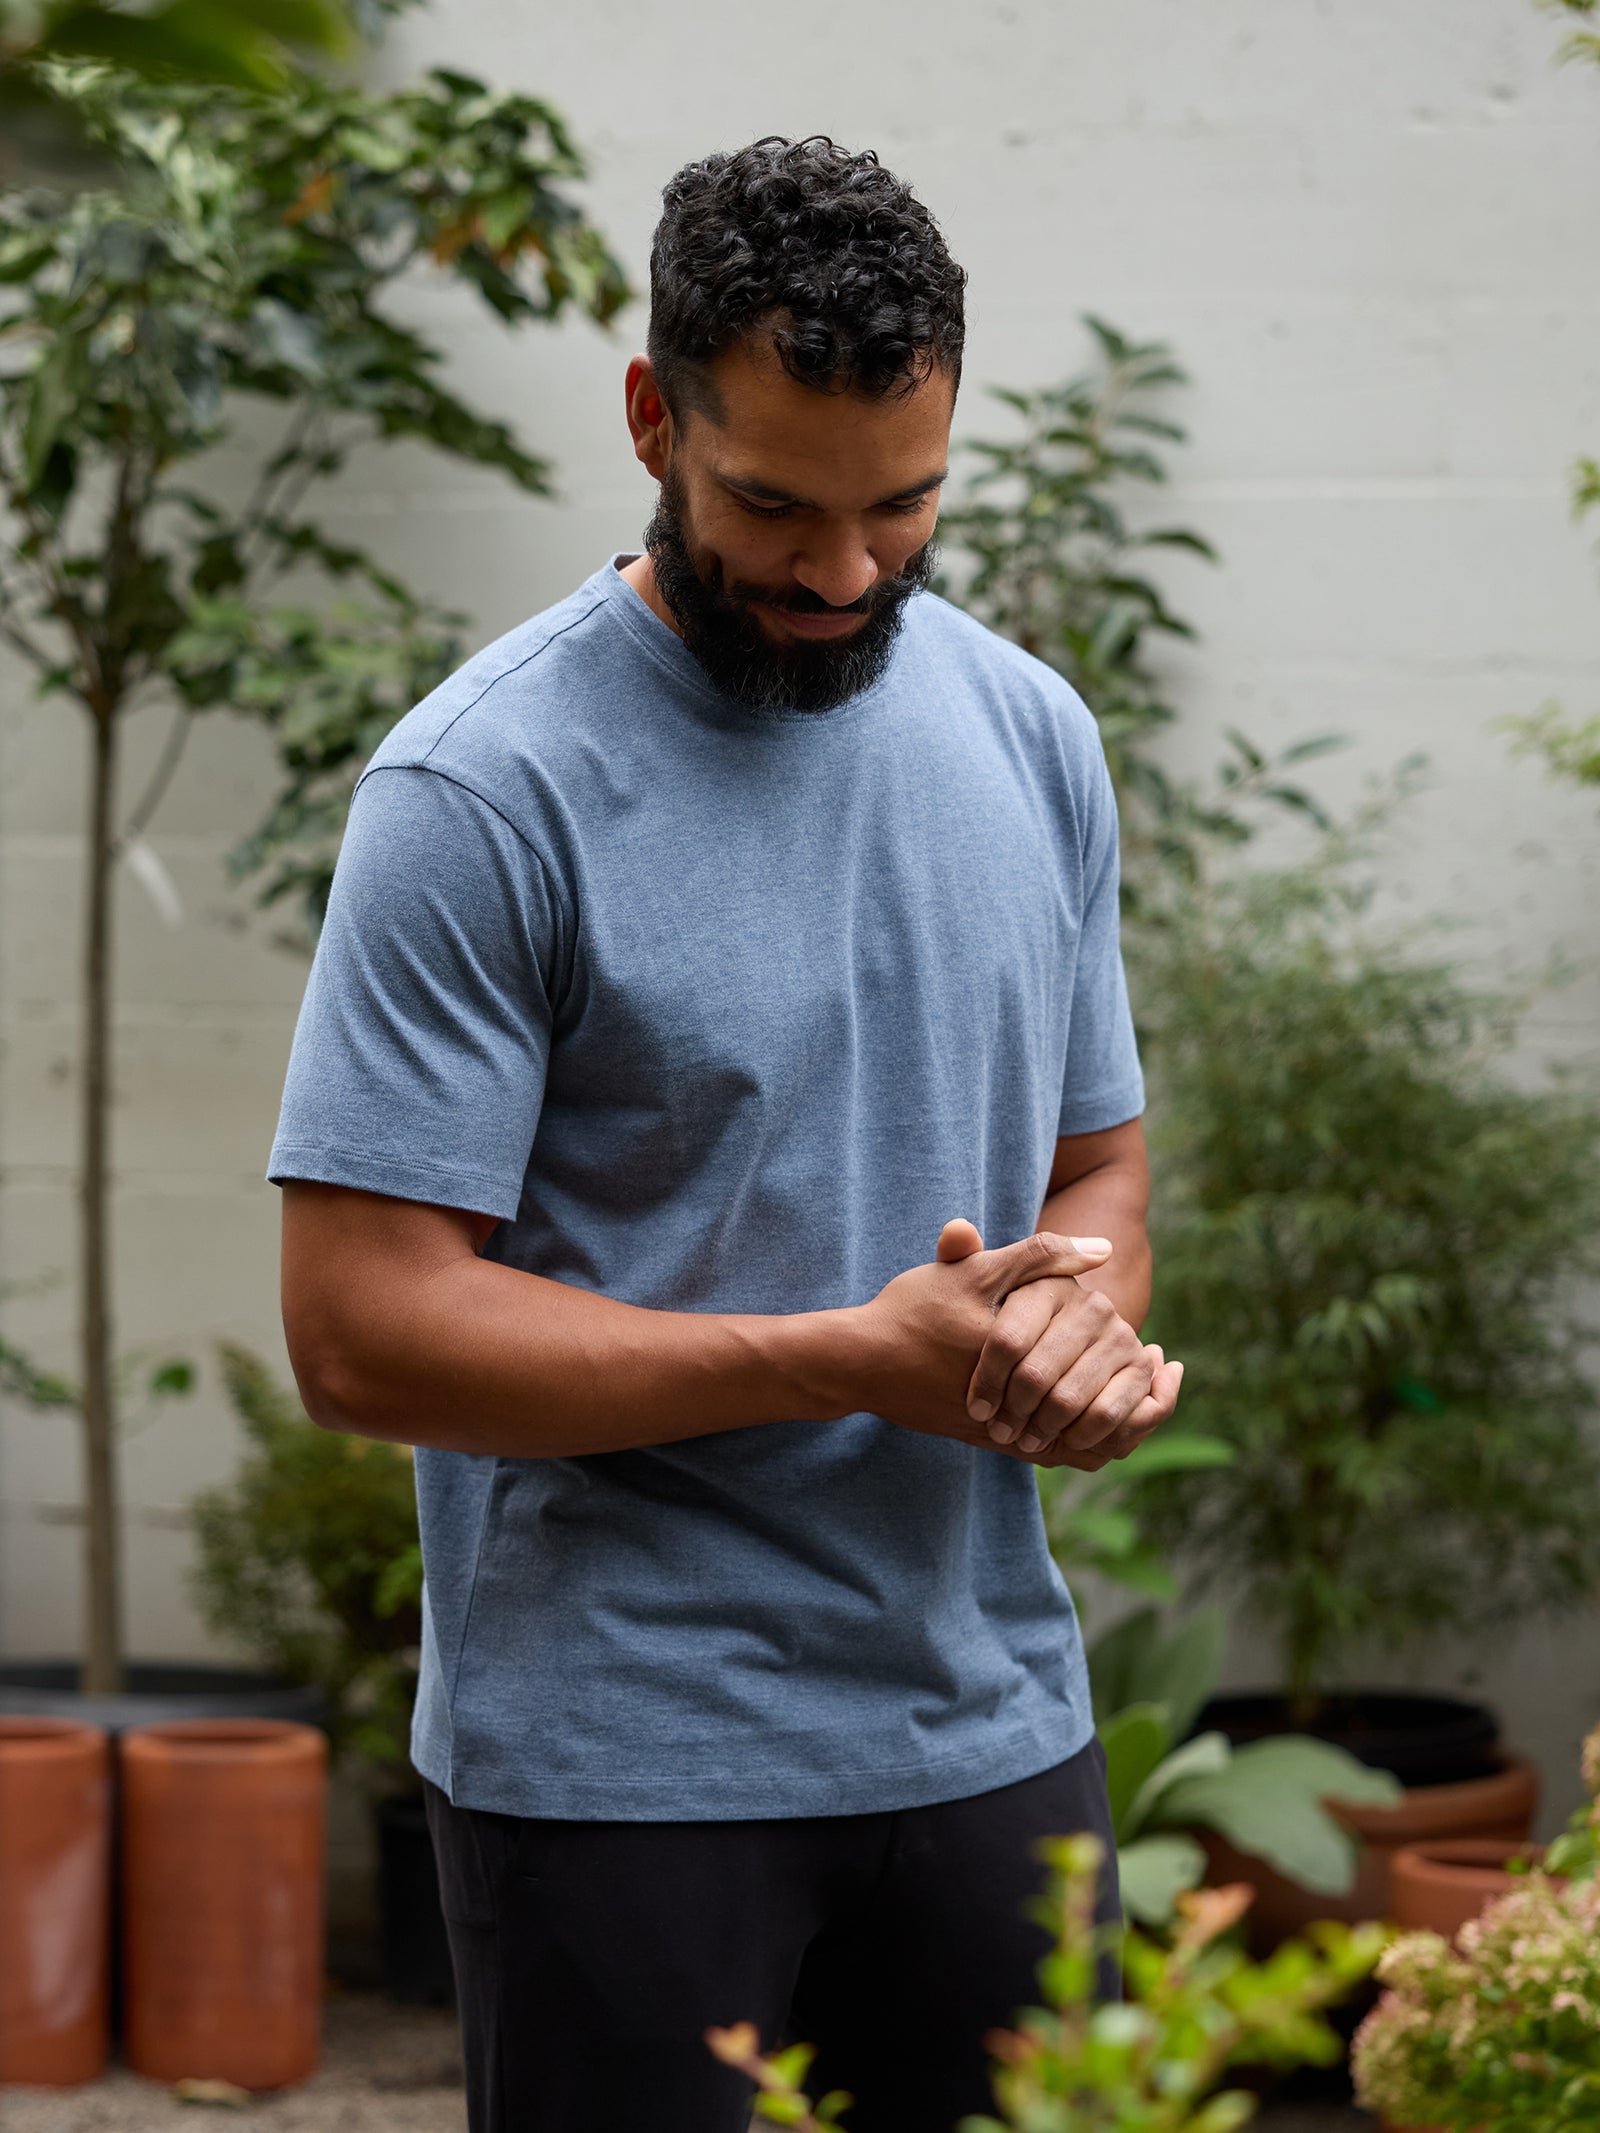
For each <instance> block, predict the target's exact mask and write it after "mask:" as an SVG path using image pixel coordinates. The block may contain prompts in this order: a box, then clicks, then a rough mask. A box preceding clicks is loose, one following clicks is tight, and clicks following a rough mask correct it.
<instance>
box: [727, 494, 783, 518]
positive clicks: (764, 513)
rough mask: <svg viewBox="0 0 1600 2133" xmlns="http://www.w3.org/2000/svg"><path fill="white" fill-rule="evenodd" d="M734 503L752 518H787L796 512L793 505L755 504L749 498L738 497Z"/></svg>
mask: <svg viewBox="0 0 1600 2133" xmlns="http://www.w3.org/2000/svg"><path fill="white" fill-rule="evenodd" d="M734 502H735V503H736V504H737V505H738V506H739V508H740V510H741V511H748V512H749V514H750V516H751V517H752V518H787V517H788V516H789V514H790V513H791V512H792V511H793V510H794V505H793V504H753V503H751V501H750V499H749V497H747V496H736V497H735V498H734Z"/></svg>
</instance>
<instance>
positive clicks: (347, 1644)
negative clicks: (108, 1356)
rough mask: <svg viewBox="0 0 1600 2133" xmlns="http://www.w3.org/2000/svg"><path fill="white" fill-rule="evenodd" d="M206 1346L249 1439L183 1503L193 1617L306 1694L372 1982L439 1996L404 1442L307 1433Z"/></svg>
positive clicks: (262, 1379) (417, 1597)
mask: <svg viewBox="0 0 1600 2133" xmlns="http://www.w3.org/2000/svg"><path fill="white" fill-rule="evenodd" d="M220 1354H221V1361H222V1369H223V1376H224V1380H225V1383H226V1385H227V1389H228V1393H229V1397H230V1398H231V1400H232V1402H233V1405H234V1408H235V1410H236V1411H237V1413H238V1415H239V1418H240V1421H241V1422H242V1423H243V1425H244V1431H245V1435H246V1438H247V1441H248V1444H249V1450H248V1452H247V1453H246V1456H245V1458H244V1460H243V1462H242V1463H241V1465H240V1467H239V1470H238V1472H237V1474H236V1475H235V1476H234V1478H233V1479H232V1480H231V1481H230V1482H228V1483H227V1484H226V1485H224V1486H223V1487H220V1488H215V1489H208V1490H207V1491H206V1492H205V1493H204V1494H203V1495H201V1496H199V1497H197V1498H196V1500H195V1502H194V1504H193V1505H192V1507H191V1510H192V1516H193V1521H194V1530H195V1539H196V1544H197V1560H196V1566H195V1571H194V1584H195V1593H196V1597H197V1600H198V1602H199V1605H200V1609H201V1612H202V1614H203V1615H204V1617H205V1619H206V1621H207V1623H208V1625H209V1626H210V1628H211V1629H212V1630H213V1631H214V1632H215V1633H216V1634H217V1635H218V1636H219V1637H222V1638H224V1639H226V1640H227V1641H228V1642H229V1643H232V1644H234V1645H236V1646H238V1647H239V1648H240V1649H241V1650H242V1651H245V1652H248V1653H249V1654H250V1655H251V1656H252V1657H253V1658H255V1659H257V1660H258V1661H260V1662H262V1663H263V1664H265V1665H266V1666H268V1667H270V1668H271V1669H272V1670H273V1672H274V1673H277V1674H281V1675H283V1676H285V1677H286V1678H288V1679H290V1680H293V1681H299V1682H303V1683H305V1684H307V1685H308V1686H309V1687H311V1688H312V1689H314V1690H315V1692H316V1693H317V1695H318V1696H319V1697H320V1699H321V1700H322V1703H323V1705H324V1708H325V1712H326V1721H325V1722H326V1725H327V1729H328V1732H329V1735H330V1738H331V1742H332V1746H333V1750H334V1753H335V1755H336V1756H338V1757H339V1758H340V1759H341V1760H342V1762H343V1765H344V1768H345V1770H346V1772H347V1773H349V1774H350V1775H352V1776H353V1777H354V1778H355V1780H356V1782H357V1784H358V1785H359V1786H360V1788H361V1789H362V1791H363V1792H364V1793H365V1794H366V1796H367V1799H368V1801H369V1803H370V1806H371V1811H372V1814H373V1817H374V1823H375V1832H376V1845H377V1858H378V1914H379V1928H380V1935H381V1949H382V1956H383V1970H384V1979H385V1983H386V1985H387V1987H388V1990H389V1991H390V1993H391V1995H392V1996H393V1997H395V1998H397V1999H401V2000H412V2001H430V2000H432V2001H442V2000H446V1999H448V1998H449V1996H450V1993H451V1975H450V1953H449V1947H448V1944H447V1942H446V1938H445V1931H444V1920H443V1916H442V1914H441V1912H440V1909H439V1890H438V1881H437V1877H436V1875H435V1871H434V1864H433V1848H432V1843H431V1840H430V1838H429V1836H428V1828H427V1821H426V1818H425V1816H424V1813H423V1808H422V1797H421V1788H420V1786H419V1784H418V1782H417V1779H416V1777H415V1776H414V1774H413V1772H412V1770H411V1764H410V1757H409V1739H410V1730H411V1708H412V1704H413V1702H414V1700H415V1696H416V1683H417V1664H418V1659H419V1657H420V1650H419V1647H420V1644H421V1639H422V1550H421V1544H420V1541H419V1539H418V1534H417V1504H416V1488H415V1483H414V1480H413V1476H412V1467H411V1453H410V1450H409V1448H408V1447H407V1446H405V1445H397V1444H384V1443H380V1442H377V1441H376V1440H373V1439H369V1438H365V1437H348V1436H340V1435H337V1434H335V1433H333V1432H331V1431H328V1430H321V1429H318V1428H317V1427H316V1426H315V1424H314V1423H312V1422H311V1421H309V1420H308V1419H307V1417H306V1415H305V1414H304V1412H303V1411H302V1410H301V1407H300V1405H299V1402H298V1401H297V1400H296V1399H295V1398H294V1397H293V1396H292V1395H291V1394H289V1393H287V1392H285V1391H283V1390H282V1388H281V1387H280V1386H278V1385H277V1384H276V1383H275V1382H274V1380H273V1378H272V1376H271V1374H270V1372H268V1371H267V1370H266V1369H265V1368H264V1366H263V1365H262V1364H261V1363H260V1362H259V1361H257V1359H256V1358H255V1357H254V1356H251V1355H249V1354H247V1353H246V1351H245V1350H243V1349H242V1348H239V1347H235V1346H225V1347H224V1348H222V1350H221V1351H220Z"/></svg>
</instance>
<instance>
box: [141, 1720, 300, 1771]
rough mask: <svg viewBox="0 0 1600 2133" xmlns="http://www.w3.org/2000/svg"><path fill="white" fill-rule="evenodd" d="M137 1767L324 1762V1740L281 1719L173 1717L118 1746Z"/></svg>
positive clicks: (291, 1722)
mask: <svg viewBox="0 0 1600 2133" xmlns="http://www.w3.org/2000/svg"><path fill="white" fill-rule="evenodd" d="M119 1746H120V1748H121V1752H122V1755H123V1757H124V1759H125V1760H127V1761H130V1762H140V1763H180V1762H181V1763H217V1764H220V1763H235V1764H239V1763H244V1764H249V1763H257V1764H259V1763H263V1762H304V1761H308V1760H310V1761H316V1762H323V1761H325V1760H326V1757H327V1747H328V1744H327V1740H326V1738H325V1737H324V1735H323V1734H321V1733H320V1732H319V1731H318V1730H317V1728H316V1727H315V1726H302V1725H297V1724H295V1723H294V1722H293V1721H292V1720H290V1719H284V1718H174V1719H166V1720H163V1721H162V1722H161V1723H159V1724H156V1725H148V1726H131V1727H130V1728H129V1729H128V1731H127V1732H126V1733H124V1734H123V1735H122V1738H121V1741H120V1743H119Z"/></svg>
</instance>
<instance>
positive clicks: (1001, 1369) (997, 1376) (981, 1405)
mask: <svg viewBox="0 0 1600 2133" xmlns="http://www.w3.org/2000/svg"><path fill="white" fill-rule="evenodd" d="M1069 1290H1070V1291H1071V1293H1072V1294H1074V1295H1076V1294H1077V1293H1078V1291H1077V1290H1076V1289H1075V1288H1072V1285H1071V1284H1069V1283H1068V1282H1066V1281H1061V1282H1052V1281H1029V1282H1025V1283H1024V1284H1023V1286H1022V1287H1021V1288H1020V1289H1013V1290H1012V1292H1011V1294H1010V1295H1009V1296H1008V1297H1007V1298H1006V1300H1005V1302H1004V1303H1002V1304H1001V1306H1000V1308H999V1310H998V1311H997V1312H996V1313H995V1316H994V1324H993V1326H992V1327H991V1328H990V1331H989V1336H988V1338H987V1339H986V1340H985V1342H984V1344H983V1352H982V1354H981V1355H980V1356H979V1357H978V1362H977V1367H976V1369H975V1370H974V1371H973V1373H972V1380H971V1382H970V1384H969V1385H968V1387H967V1413H968V1414H969V1415H971V1417H972V1419H973V1421H974V1422H987V1421H988V1419H989V1417H990V1416H991V1415H992V1414H994V1413H996V1411H997V1410H998V1409H999V1407H1000V1403H1001V1402H1002V1400H1006V1399H1007V1398H1008V1394H1007V1387H1008V1385H1009V1384H1010V1382H1011V1373H1012V1372H1013V1371H1014V1370H1015V1369H1016V1367H1017V1365H1018V1364H1019V1363H1020V1362H1021V1361H1022V1359H1023V1357H1024V1356H1031V1355H1033V1354H1034V1353H1035V1352H1036V1350H1037V1348H1038V1345H1039V1343H1040V1342H1041V1341H1042V1340H1043V1339H1044V1337H1045V1335H1046V1333H1047V1332H1048V1331H1049V1329H1050V1325H1051V1322H1052V1321H1053V1319H1054V1318H1055V1315H1056V1313H1057V1312H1058V1311H1059V1310H1060V1308H1061V1302H1062V1298H1063V1297H1064V1296H1065V1295H1067V1294H1068V1293H1069ZM1077 1352H1078V1351H1077V1350H1076V1349H1075V1350H1074V1351H1073V1353H1074V1354H1076V1353H1077ZM1070 1360H1071V1357H1067V1358H1065V1359H1064V1360H1063V1363H1062V1368H1063V1369H1065V1368H1066V1364H1067V1362H1068V1361H1070ZM1039 1397H1040V1399H1042V1398H1043V1397H1044V1388H1043V1387H1041V1388H1040V1393H1039ZM1019 1419H1020V1417H1019ZM1013 1434H1014V1433H1013Z"/></svg>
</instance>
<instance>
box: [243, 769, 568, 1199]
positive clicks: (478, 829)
mask: <svg viewBox="0 0 1600 2133" xmlns="http://www.w3.org/2000/svg"><path fill="white" fill-rule="evenodd" d="M564 934H565V928H564V925H563V922H562V915H561V907H560V903H559V900H558V898H557V897H556V895H555V894H554V892H553V890H552V886H551V882H550V878H549V875H548V874H547V872H546V870H545V867H544V865H543V863H542V862H541V860H540V858H539V857H538V855H537V854H536V853H535V852H534V851H533V849H532V848H531V846H530V845H528V843H527V842H526V841H525V840H524V839H523V838H522V837H520V836H519V835H518V834H517V832H516V831H515V830H513V829H512V828H511V826H510V824H509V823H508V822H506V821H505V820H504V819H503V817H501V816H500V815H499V814H498V813H497V812H496V811H495V810H494V808H493V807H491V806H490V805H489V804H488V802H487V801H485V800H483V799H481V798H480V797H479V796H478V795H477V794H476V793H474V792H472V791H470V790H468V789H467V788H466V787H464V786H463V785H460V784H458V783H457V782H455V781H454V780H453V779H450V778H448V777H446V776H444V775H442V774H441V773H439V772H436V771H433V770H430V769H425V768H420V767H411V766H399V765H396V766H392V767H385V768H382V769H377V770H372V771H369V772H368V774H367V776H366V777H365V778H364V779H363V780H362V782H361V784H360V786H359V787H358V788H357V791H356V795H355V798H354V801H353V802H352V804H351V809H350V820H349V826H348V828H347V830H346V832H345V839H344V844H343V847H342V848H341V851H340V854H339V863H338V866H337V868H336V869H335V872H334V880H333V889H332V893H331V895H330V898H329V903H328V915H327V920H326V923H325V924H324V927H323V930H322V937H321V940H320V941H319V943H318V946H317V952H316V958H315V961H314V962H313V964H312V968H311V976H310V979H309V981H308V983H307V986H306V995H305V1000H304V1003H303V1005H302V1007H301V1010H300V1019H299V1023H298V1025H297V1027H296V1030H295V1038H294V1048H293V1051H292V1053H291V1055H290V1059H289V1072H288V1079H287V1083H286V1085H285V1088H284V1094H283V1109H282V1112H281V1114H280V1117H279V1121H278V1132H277V1137H276V1139H275V1141H274V1143H273V1148H272V1156H271V1161H270V1164H269V1166H268V1171H267V1175H268V1177H269V1178H270V1179H271V1180H272V1182H273V1183H274V1184H281V1183H283V1182H284V1180H285V1179H288V1178H308V1179H315V1180H318V1181H320V1182H322V1183H324V1184H329V1185H350V1186H354V1187H356V1188H358V1189H359V1190H361V1191H365V1192H378V1193H387V1194H390V1195H392V1196H393V1197H395V1198H397V1199H402V1200H422V1201H428V1202H431V1203H433V1204H435V1205H438V1206H446V1207H463V1208H469V1209H471V1210H473V1211H474V1212H476V1213H481V1214H487V1215H494V1216H496V1217H497V1218H498V1219H500V1220H501V1221H506V1220H509V1219H510V1218H511V1217H513V1216H514V1215H515V1214H516V1212H517V1208H518V1205H519V1203H520V1200H521V1196H522V1187H523V1180H524V1177H525V1175H526V1172H527V1166H528V1158H529V1153H530V1151H531V1149H532V1146H533V1137H534V1133H535V1130H536V1129H537V1126H538V1123H539V1112H540V1107H541V1105H542V1103H543V1099H544V1085H545V1073H546V1069H547V1066H548V1062H549V1056H550V1032H551V1020H552V1005H551V1003H552V998H553V996H554V995H555V993H556V990H557V986H558V972H559V970H560V966H561V954H562V943H563V938H564Z"/></svg>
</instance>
